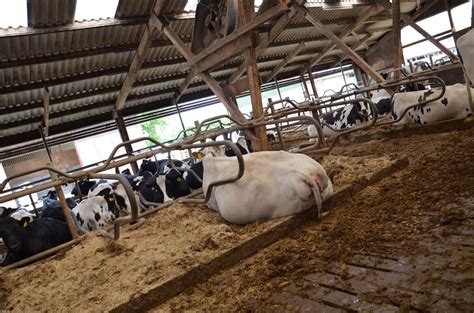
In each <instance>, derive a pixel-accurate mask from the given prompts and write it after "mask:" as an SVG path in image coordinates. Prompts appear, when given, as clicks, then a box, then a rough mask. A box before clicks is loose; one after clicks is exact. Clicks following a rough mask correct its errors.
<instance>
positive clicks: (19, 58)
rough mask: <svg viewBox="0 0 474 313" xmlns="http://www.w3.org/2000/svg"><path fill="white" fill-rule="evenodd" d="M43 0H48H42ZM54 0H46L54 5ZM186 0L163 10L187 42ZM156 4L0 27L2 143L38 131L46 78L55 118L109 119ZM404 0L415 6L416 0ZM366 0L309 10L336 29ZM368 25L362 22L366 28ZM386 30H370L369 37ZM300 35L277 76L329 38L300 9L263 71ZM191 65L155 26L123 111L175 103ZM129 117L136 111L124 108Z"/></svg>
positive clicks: (222, 75)
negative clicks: (108, 14)
mask: <svg viewBox="0 0 474 313" xmlns="http://www.w3.org/2000/svg"><path fill="white" fill-rule="evenodd" d="M43 1H46V0H41V1H39V2H37V3H43ZM55 1H57V0H48V1H46V2H45V3H47V4H46V5H48V6H51V5H53V4H54V3H55ZM68 1H69V0H68ZM170 2H171V1H170ZM186 2H187V1H186V0H178V1H174V2H172V3H171V5H170V6H169V7H167V8H166V12H167V13H168V14H171V15H173V17H172V18H171V28H172V29H173V30H174V31H175V32H176V33H177V34H178V35H179V37H180V38H181V39H182V40H183V41H184V42H185V43H189V42H190V40H191V34H192V30H193V23H194V20H193V19H189V17H187V18H185V19H179V18H178V17H177V15H176V14H179V13H181V12H183V9H184V7H185V5H186ZM424 2H426V1H424ZM37 3H35V4H34V5H37ZM312 3H313V4H314V1H313V2H312ZM365 3H367V2H365ZM153 4H154V1H153V0H137V1H134V0H120V2H119V5H118V8H117V12H116V18H114V19H104V20H99V21H83V22H74V23H73V24H68V25H66V26H56V27H47V28H44V29H28V28H18V29H9V30H0V46H1V47H2V48H1V49H0V138H2V141H1V142H2V143H1V144H0V146H3V145H5V143H6V142H7V143H12V141H14V140H16V141H18V140H30V139H33V138H37V136H38V133H37V129H36V128H37V125H38V123H39V122H40V121H41V117H42V114H43V111H42V97H43V91H42V88H43V86H45V85H47V86H49V89H50V94H51V101H50V114H51V116H50V121H51V125H61V129H63V130H71V129H74V128H78V127H84V126H90V125H89V124H90V123H103V122H105V121H106V120H107V119H109V118H110V116H111V115H109V114H108V113H110V112H111V111H112V108H113V103H114V101H115V99H116V97H117V95H118V93H119V91H120V88H121V84H122V82H123V81H124V79H125V77H126V74H127V72H128V68H129V66H130V62H131V60H132V57H133V55H134V53H135V49H136V48H137V46H138V42H139V40H140V37H141V33H142V31H143V27H144V24H145V23H146V21H147V18H144V17H146V16H147V15H148V12H149V10H150V8H151V6H153ZM406 5H409V6H411V7H412V8H414V3H408V4H406ZM367 8H368V7H367V6H366V5H355V6H354V7H353V8H352V9H348V10H323V9H322V8H321V7H310V8H309V10H310V11H312V12H314V13H315V14H317V16H318V17H319V18H320V19H321V20H322V21H323V22H324V23H325V24H327V27H329V28H330V29H331V30H333V31H334V32H335V33H339V32H341V31H342V30H343V29H345V28H346V27H347V25H350V24H351V23H353V22H354V21H355V20H356V19H357V18H358V17H360V16H361V15H362V14H363V13H364V12H365V11H366V10H367ZM63 9H64V10H63ZM63 9H61V10H58V11H55V12H49V13H48V14H50V16H40V14H39V12H40V11H41V10H42V9H41V8H39V7H38V8H36V9H34V11H35V12H36V11H38V12H37V13H38V18H37V23H40V21H41V23H44V22H47V21H51V23H53V24H50V25H63V24H64V23H65V22H64V21H66V7H63ZM61 21H63V22H61ZM54 23H56V24H54ZM384 23H390V20H387V21H382V22H376V23H373V25H377V27H379V26H385V24H384ZM371 25H372V24H370V23H368V24H367V25H365V30H367V29H370V28H371ZM264 28H265V29H267V30H268V27H267V26H265V27H262V30H261V31H262V33H261V36H262V37H263V36H264V34H263V32H264V31H265V30H264ZM385 32H386V30H384V31H381V32H377V33H375V34H373V35H372V36H371V38H370V41H369V43H370V42H372V40H374V39H377V38H379V37H380V36H381V35H383V34H384V33H385ZM2 36H4V37H2ZM363 36H364V35H360V36H355V37H352V38H349V39H347V40H346V42H347V43H349V44H353V45H355V43H356V42H357V41H358V40H359V39H360V38H362V37H363ZM301 41H304V42H305V44H306V47H305V48H304V49H303V50H302V51H301V52H300V53H299V55H298V56H296V57H295V58H294V59H293V60H291V62H289V64H288V65H287V66H286V67H285V68H283V69H282V71H281V72H280V74H279V76H281V77H286V76H285V75H290V74H291V73H294V72H295V71H296V70H298V69H300V70H301V69H302V65H303V64H306V62H307V61H308V60H310V59H312V58H313V57H314V56H315V55H317V53H318V52H320V51H322V50H323V49H324V48H325V47H326V46H327V45H328V44H329V41H328V40H327V39H325V38H324V37H323V36H322V35H321V34H320V33H318V32H317V31H315V29H314V28H313V27H311V25H310V24H309V23H308V22H307V21H306V20H305V19H304V18H303V17H301V16H299V15H297V16H296V17H295V18H294V19H293V20H292V21H291V23H290V25H288V26H287V28H286V29H285V30H284V31H283V32H282V33H281V34H280V35H279V36H277V38H276V40H275V41H274V42H273V43H272V44H271V45H270V47H268V48H267V49H266V50H265V51H264V53H263V54H262V55H261V57H260V58H259V59H258V68H259V70H260V72H261V74H262V75H263V74H266V73H269V72H270V71H271V70H272V69H273V68H274V67H275V66H276V65H277V64H279V63H280V62H281V61H282V60H283V59H284V58H285V56H286V55H287V54H288V53H289V52H290V51H292V50H293V49H294V48H295V47H296V45H297V44H298V43H299V42H301ZM337 55H340V51H338V50H334V51H333V52H331V53H329V54H328V56H327V59H326V61H325V60H323V62H322V63H324V62H326V63H327V61H328V60H329V61H331V60H332V61H334V57H335V56H337ZM242 61H243V58H242V56H236V57H234V58H232V59H230V60H228V61H226V62H225V64H222V65H221V67H220V68H217V69H216V70H214V71H212V73H211V75H212V76H214V77H216V78H217V79H218V80H224V79H227V78H228V77H229V76H230V75H231V74H232V73H233V72H234V71H235V69H236V68H237V67H238V66H239V65H240V63H241V62H242ZM189 71H190V69H189V66H188V65H187V63H186V62H185V59H184V58H183V56H182V55H181V54H180V53H179V52H178V50H177V49H176V48H175V47H174V46H173V45H172V44H171V43H170V42H169V40H168V39H167V38H166V37H165V36H164V35H163V34H158V35H157V36H156V38H154V39H153V41H152V43H151V48H150V49H148V51H147V52H146V54H145V57H144V62H143V65H142V69H141V71H140V72H139V75H138V77H137V79H136V82H135V84H134V87H133V89H132V90H131V92H130V95H129V97H128V99H127V101H126V104H125V108H126V110H125V112H126V115H127V114H132V115H133V114H137V113H140V112H146V111H149V110H153V109H156V108H157V106H158V107H162V106H166V105H172V101H171V100H170V99H171V98H172V96H173V95H174V93H175V91H176V90H177V88H178V87H179V86H180V85H181V84H182V82H183V81H184V79H185V77H186V76H187V75H188V73H189ZM207 90H208V88H207V86H205V85H204V84H203V83H202V82H201V80H200V79H199V77H196V78H194V79H193V82H192V84H191V86H190V87H189V88H188V89H187V90H186V91H185V93H184V94H185V95H186V96H187V98H188V99H189V97H190V96H194V95H196V96H197V95H199V94H202V93H203V92H206V91H207ZM128 118H132V116H130V117H128V116H126V119H128ZM71 121H77V122H76V123H71ZM84 121H87V122H88V123H87V124H86V123H85V122H84ZM57 129H59V128H57ZM53 133H54V132H53ZM19 135H21V138H20V137H19ZM16 141H15V142H16Z"/></svg>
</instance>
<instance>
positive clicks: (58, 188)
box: [49, 171, 78, 239]
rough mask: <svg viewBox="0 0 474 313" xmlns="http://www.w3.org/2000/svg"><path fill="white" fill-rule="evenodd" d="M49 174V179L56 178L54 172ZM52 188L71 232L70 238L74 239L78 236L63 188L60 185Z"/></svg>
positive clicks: (54, 179) (53, 179)
mask: <svg viewBox="0 0 474 313" xmlns="http://www.w3.org/2000/svg"><path fill="white" fill-rule="evenodd" d="M49 175H51V181H56V180H57V179H58V178H57V176H56V173H55V172H51V171H50V172H49ZM54 189H55V190H56V196H57V197H58V200H59V203H60V204H61V207H62V209H63V213H64V217H65V218H66V223H67V226H68V228H69V231H70V232H71V236H72V239H76V238H77V237H78V234H77V228H76V225H75V224H74V222H73V220H72V217H71V213H70V209H69V207H68V205H67V202H66V197H64V193H63V190H62V188H61V186H56V187H54Z"/></svg>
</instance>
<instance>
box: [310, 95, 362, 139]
mask: <svg viewBox="0 0 474 313" xmlns="http://www.w3.org/2000/svg"><path fill="white" fill-rule="evenodd" d="M369 112H370V107H369V105H368V104H366V103H363V102H361V103H356V104H348V105H346V106H344V107H343V108H339V109H337V110H334V111H333V112H330V113H327V114H324V115H321V123H325V124H327V125H329V126H331V127H332V128H334V129H336V130H343V129H348V128H353V127H355V126H358V125H361V124H362V123H364V122H367V121H368V119H369ZM321 128H322V130H323V133H324V135H325V136H328V137H329V136H334V135H336V134H337V133H336V132H334V131H333V130H331V129H330V128H329V127H327V126H325V125H324V124H322V125H321ZM308 134H309V135H310V136H312V137H313V136H317V135H318V132H317V131H316V127H315V126H314V125H310V126H309V127H308Z"/></svg>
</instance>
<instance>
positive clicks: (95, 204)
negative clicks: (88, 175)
mask: <svg viewBox="0 0 474 313" xmlns="http://www.w3.org/2000/svg"><path fill="white" fill-rule="evenodd" d="M119 212H120V208H119V205H118V201H117V199H116V194H115V193H114V190H112V188H103V189H100V191H98V192H97V195H95V196H90V197H89V196H88V197H87V199H84V200H83V201H81V203H79V204H78V205H77V206H76V207H75V208H74V209H72V213H73V215H74V217H75V220H76V222H77V227H78V228H79V230H80V231H82V232H88V231H93V230H96V229H98V228H102V227H105V226H109V225H112V224H113V223H114V221H115V219H117V218H118V217H119Z"/></svg>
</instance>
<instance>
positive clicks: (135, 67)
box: [115, 1, 168, 111]
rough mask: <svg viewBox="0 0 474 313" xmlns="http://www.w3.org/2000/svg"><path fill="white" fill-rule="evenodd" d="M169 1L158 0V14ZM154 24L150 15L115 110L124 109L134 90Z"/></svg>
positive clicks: (154, 8) (155, 8) (156, 12)
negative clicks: (129, 95)
mask: <svg viewBox="0 0 474 313" xmlns="http://www.w3.org/2000/svg"><path fill="white" fill-rule="evenodd" d="M167 2H168V1H156V2H155V5H154V7H153V9H152V11H153V12H154V13H155V14H156V15H161V12H162V11H163V10H164V9H165V7H166V4H167ZM151 16H154V14H151ZM154 25H155V24H154V21H153V19H152V18H151V17H150V19H149V20H148V23H147V24H146V27H145V29H144V30H143V33H142V35H141V37H140V42H139V44H138V48H137V50H136V51H135V54H134V56H133V59H132V62H131V64H130V68H129V70H128V73H127V76H126V77H125V81H124V82H123V85H122V88H121V89H120V93H119V95H118V97H117V99H116V102H115V110H117V111H119V110H122V109H123V107H124V105H125V101H126V100H127V97H128V94H129V93H130V91H131V90H132V87H133V83H134V82H135V79H136V78H137V76H138V73H139V72H140V69H141V67H142V63H143V60H144V59H145V53H146V51H147V49H148V47H149V46H150V43H151V41H152V39H153V31H154V28H155V27H154Z"/></svg>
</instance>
